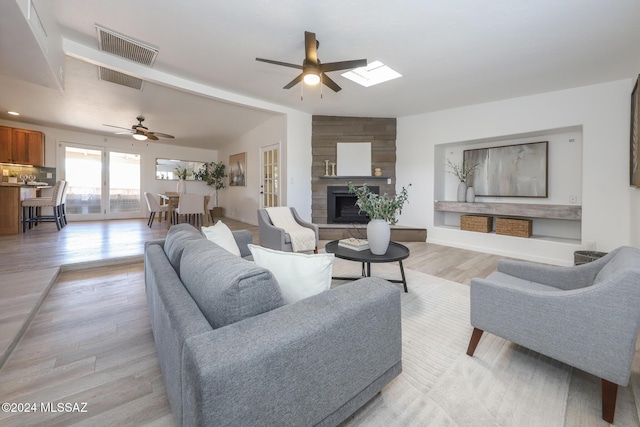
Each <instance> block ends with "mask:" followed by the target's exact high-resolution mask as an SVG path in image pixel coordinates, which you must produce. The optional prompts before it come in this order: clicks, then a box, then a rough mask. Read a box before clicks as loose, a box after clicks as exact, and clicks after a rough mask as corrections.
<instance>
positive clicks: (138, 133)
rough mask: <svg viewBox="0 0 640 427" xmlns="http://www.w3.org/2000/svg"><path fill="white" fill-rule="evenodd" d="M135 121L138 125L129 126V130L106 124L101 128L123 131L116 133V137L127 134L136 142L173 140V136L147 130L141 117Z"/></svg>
mask: <svg viewBox="0 0 640 427" xmlns="http://www.w3.org/2000/svg"><path fill="white" fill-rule="evenodd" d="M136 120H137V121H138V124H135V125H133V126H131V129H129V128H123V127H121V126H114V125H106V124H103V126H109V127H112V128H118V129H124V130H125V131H126V132H116V135H127V134H128V135H131V136H133V137H134V138H135V139H137V140H138V141H144V140H146V139H151V140H153V141H157V140H158V137H160V138H171V139H173V138H174V136H173V135H169V134H166V133H161V132H151V131H149V128H147V127H146V126H143V125H142V122H144V117H143V116H138V117H136Z"/></svg>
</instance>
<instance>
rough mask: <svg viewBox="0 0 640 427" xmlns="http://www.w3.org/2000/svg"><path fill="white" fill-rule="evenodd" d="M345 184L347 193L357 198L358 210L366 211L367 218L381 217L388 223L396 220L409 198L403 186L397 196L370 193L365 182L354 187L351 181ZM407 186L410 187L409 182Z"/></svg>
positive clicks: (393, 222) (394, 222)
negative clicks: (347, 189) (347, 188)
mask: <svg viewBox="0 0 640 427" xmlns="http://www.w3.org/2000/svg"><path fill="white" fill-rule="evenodd" d="M347 185H348V186H349V193H353V194H355V195H356V197H357V198H358V200H357V201H356V206H357V207H358V208H359V209H360V212H364V213H366V214H367V215H368V216H369V219H382V220H385V221H387V222H388V223H389V224H396V223H397V222H398V219H397V216H398V215H400V214H402V207H403V206H404V204H405V202H408V199H409V193H408V191H407V189H406V188H405V187H402V190H401V191H400V193H398V195H397V196H393V197H392V196H389V195H387V194H386V193H385V194H383V195H382V196H381V195H379V194H375V193H372V192H371V190H369V187H367V184H364V185H363V186H362V187H356V186H355V185H353V183H352V182H348V183H347ZM409 187H411V184H409Z"/></svg>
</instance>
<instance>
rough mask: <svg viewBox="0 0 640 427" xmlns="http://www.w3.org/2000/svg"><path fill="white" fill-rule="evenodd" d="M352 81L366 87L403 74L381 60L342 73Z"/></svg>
mask: <svg viewBox="0 0 640 427" xmlns="http://www.w3.org/2000/svg"><path fill="white" fill-rule="evenodd" d="M342 77H346V78H348V79H349V80H351V81H354V82H356V83H358V84H359V85H362V86H364V87H369V86H373V85H377V84H378V83H382V82H386V81H388V80H393V79H397V78H398V77H402V74H400V73H398V72H397V71H395V70H392V69H391V68H389V67H388V66H386V65H384V64H383V63H382V62H380V61H373V62H372V63H370V64H369V65H367V66H366V67H360V68H356V69H354V70H351V71H347V72H346V73H343V74H342Z"/></svg>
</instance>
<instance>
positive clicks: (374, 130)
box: [311, 116, 396, 225]
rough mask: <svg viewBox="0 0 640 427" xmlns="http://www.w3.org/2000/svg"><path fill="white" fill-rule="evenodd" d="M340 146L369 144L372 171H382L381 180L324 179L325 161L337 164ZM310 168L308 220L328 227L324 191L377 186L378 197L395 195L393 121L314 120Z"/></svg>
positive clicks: (354, 178)
mask: <svg viewBox="0 0 640 427" xmlns="http://www.w3.org/2000/svg"><path fill="white" fill-rule="evenodd" d="M339 142H370V143H371V167H372V168H376V167H378V168H381V169H382V177H374V176H373V171H372V176H367V177H362V176H358V177H356V176H336V177H325V176H324V174H325V162H324V161H325V160H329V161H330V162H336V156H337V153H336V149H337V144H338V143H339ZM311 147H312V148H311V149H312V165H311V191H312V201H311V220H312V222H313V223H314V224H319V225H322V224H327V187H329V186H346V185H347V182H352V183H353V184H354V185H356V186H361V185H363V184H367V186H369V187H371V186H378V187H379V192H380V194H384V193H387V194H389V195H392V194H395V185H396V119H395V118H366V117H337V116H313V118H312V136H311Z"/></svg>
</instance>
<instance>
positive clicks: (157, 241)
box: [144, 239, 165, 251]
mask: <svg viewBox="0 0 640 427" xmlns="http://www.w3.org/2000/svg"><path fill="white" fill-rule="evenodd" d="M164 241H165V239H154V240H147V241H146V242H144V250H145V251H146V250H147V248H148V247H149V246H150V245H159V246H160V247H161V248H162V249H164Z"/></svg>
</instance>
